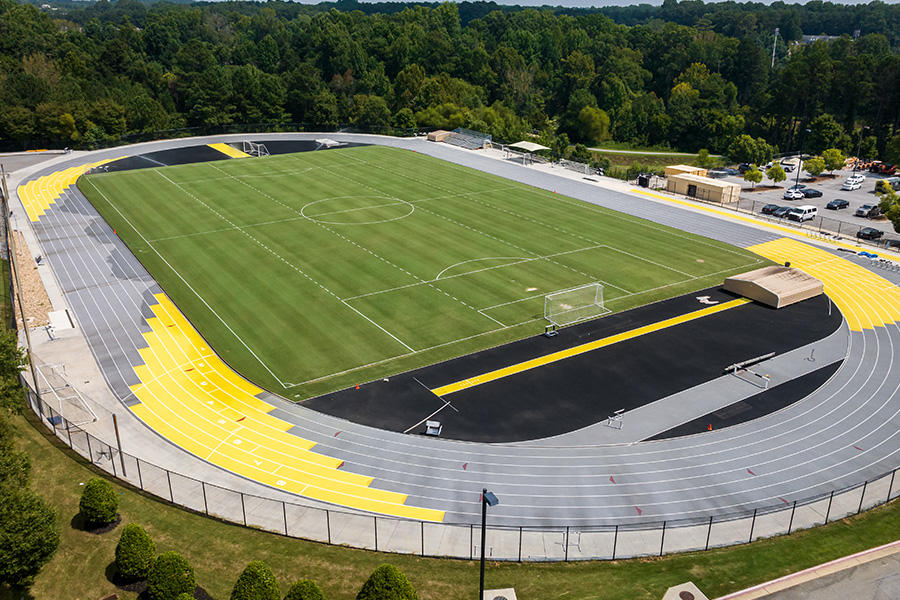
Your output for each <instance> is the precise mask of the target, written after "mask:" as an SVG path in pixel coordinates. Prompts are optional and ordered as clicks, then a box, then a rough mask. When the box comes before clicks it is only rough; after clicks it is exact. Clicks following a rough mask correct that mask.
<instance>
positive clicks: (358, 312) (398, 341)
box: [341, 300, 416, 358]
mask: <svg viewBox="0 0 900 600" xmlns="http://www.w3.org/2000/svg"><path fill="white" fill-rule="evenodd" d="M341 302H342V303H343V304H344V306H346V307H347V308H349V309H350V310H352V311H353V312H355V313H356V314H358V315H359V316H361V317H362V318H363V319H365V320H366V321H368V322H369V323H371V324H372V325H374V326H375V327H377V328H378V329H380V330H381V331H383V332H385V333H386V334H388V335H389V336H391V337H392V338H393V339H394V340H396V341H397V343H399V344H400V345H401V346H403V347H404V348H406V349H407V350H409V351H410V352H412V353H413V354H415V353H416V351H415V350H413V349H412V348H410V347H409V346H408V345H407V344H405V343H404V342H403V341H402V340H401V339H400V338H398V337H397V336H396V335H394V334H393V333H391V332H390V331H388V330H387V329H385V328H384V327H382V326H381V325H379V324H378V323H376V322H375V321H373V320H372V319H370V318H369V317H367V316H366V315H364V314H362V313H361V312H360V311H358V310H356V309H355V308H353V307H352V306H350V304H348V303H347V302H346V301H345V300H341ZM396 358H399V357H396Z"/></svg>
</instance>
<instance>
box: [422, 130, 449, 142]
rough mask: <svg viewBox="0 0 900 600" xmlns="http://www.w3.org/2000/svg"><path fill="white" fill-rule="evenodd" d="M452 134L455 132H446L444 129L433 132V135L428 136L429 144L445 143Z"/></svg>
mask: <svg viewBox="0 0 900 600" xmlns="http://www.w3.org/2000/svg"><path fill="white" fill-rule="evenodd" d="M451 133H453V132H452V131H446V130H444V129H438V130H437V131H432V132H431V133H429V134H428V141H429V142H443V141H444V140H446V139H447V138H448V137H449V136H450V134H451Z"/></svg>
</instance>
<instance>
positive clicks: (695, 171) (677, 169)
mask: <svg viewBox="0 0 900 600" xmlns="http://www.w3.org/2000/svg"><path fill="white" fill-rule="evenodd" d="M670 175H699V176H700V177H709V172H708V171H707V170H706V169H704V168H703V167H692V166H691V165H669V166H668V167H666V177H668V176H670Z"/></svg>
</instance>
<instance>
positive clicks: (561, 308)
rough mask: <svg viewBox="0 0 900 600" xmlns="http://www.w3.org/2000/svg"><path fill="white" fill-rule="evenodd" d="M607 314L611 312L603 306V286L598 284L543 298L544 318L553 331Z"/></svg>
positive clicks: (590, 284) (555, 293)
mask: <svg viewBox="0 0 900 600" xmlns="http://www.w3.org/2000/svg"><path fill="white" fill-rule="evenodd" d="M609 312H612V311H610V310H609V309H608V308H606V306H605V305H604V304H603V286H602V285H600V284H599V283H589V284H587V285H582V286H578V287H576V288H571V289H568V290H563V291H561V292H554V293H552V294H547V295H546V296H545V297H544V318H545V319H547V320H548V321H550V324H551V327H552V328H553V329H555V328H556V327H565V326H566V325H571V324H573V323H577V322H579V321H584V320H586V319H593V318H594V317H599V316H601V315H605V314H607V313H609ZM548 331H550V330H549V329H548Z"/></svg>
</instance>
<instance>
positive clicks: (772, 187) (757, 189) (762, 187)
mask: <svg viewBox="0 0 900 600" xmlns="http://www.w3.org/2000/svg"><path fill="white" fill-rule="evenodd" d="M780 189H781V186H780V185H758V186H756V187H751V188H741V193H743V192H747V193H753V192H770V191H772V190H780Z"/></svg>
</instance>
